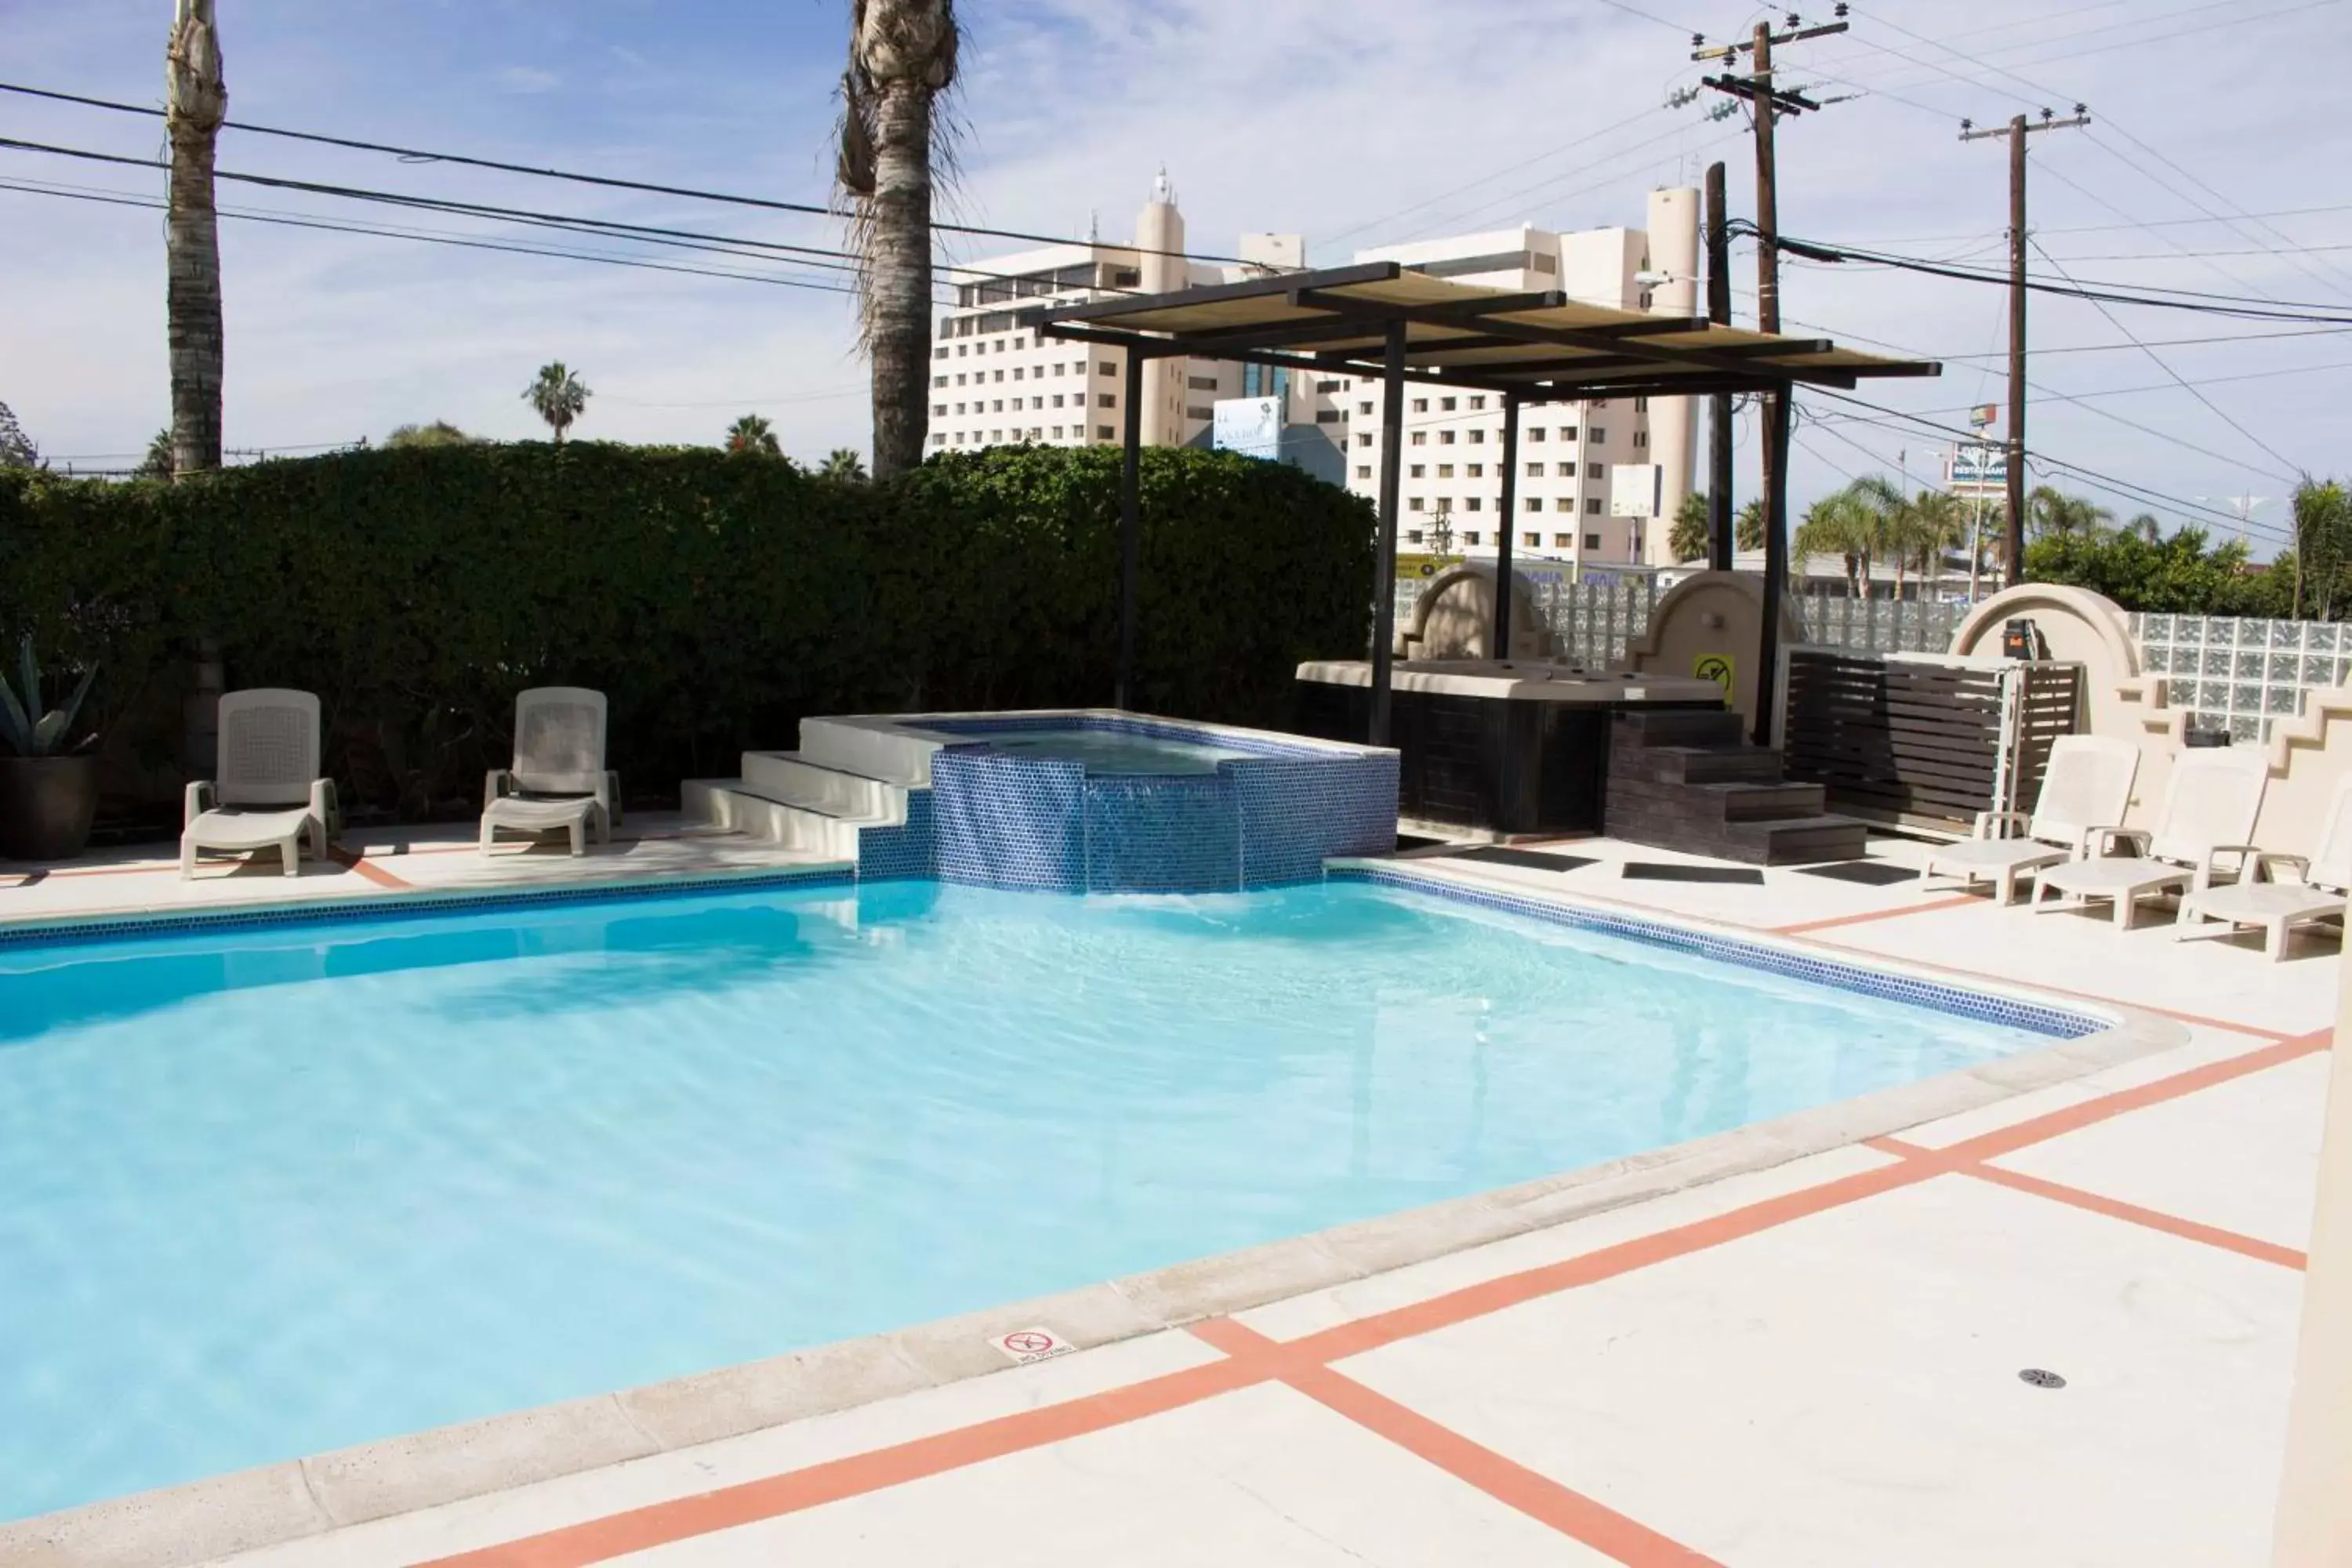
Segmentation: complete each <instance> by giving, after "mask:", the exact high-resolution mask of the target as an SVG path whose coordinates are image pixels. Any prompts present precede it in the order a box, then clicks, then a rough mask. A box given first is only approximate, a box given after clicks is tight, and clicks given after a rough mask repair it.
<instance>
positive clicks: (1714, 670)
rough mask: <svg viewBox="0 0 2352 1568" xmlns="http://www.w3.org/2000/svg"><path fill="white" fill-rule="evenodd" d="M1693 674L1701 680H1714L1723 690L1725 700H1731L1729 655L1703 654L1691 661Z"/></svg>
mask: <svg viewBox="0 0 2352 1568" xmlns="http://www.w3.org/2000/svg"><path fill="white" fill-rule="evenodd" d="M1691 673H1692V674H1693V675H1695V676H1696V677H1697V678H1698V679H1701V680H1712V681H1714V682H1715V683H1716V684H1717V686H1720V687H1722V688H1723V695H1724V699H1725V700H1727V701H1728V700H1730V698H1731V682H1732V679H1733V678H1732V668H1731V656H1730V655H1729V654H1727V653H1703V654H1701V655H1699V656H1698V658H1696V659H1693V660H1692V661H1691Z"/></svg>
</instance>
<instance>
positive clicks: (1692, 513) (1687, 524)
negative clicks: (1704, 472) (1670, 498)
mask: <svg viewBox="0 0 2352 1568" xmlns="http://www.w3.org/2000/svg"><path fill="white" fill-rule="evenodd" d="M1714 543H1715V540H1714V536H1713V531H1712V530H1710V529H1709V528H1708V526H1707V515H1706V491H1704V490H1693V491H1692V492H1691V493H1690V494H1688V495H1686V496H1685V497H1683V504H1682V505H1680V506H1678V507H1676V508H1675V526H1674V529H1673V531H1671V532H1669V533H1668V534H1667V535H1666V553H1667V554H1669V555H1671V556H1673V557H1674V558H1675V564H1676V565H1680V564H1681V563H1684V562H1685V561H1704V560H1706V557H1707V554H1708V552H1709V551H1710V550H1711V549H1712V548H1713V546H1714Z"/></svg>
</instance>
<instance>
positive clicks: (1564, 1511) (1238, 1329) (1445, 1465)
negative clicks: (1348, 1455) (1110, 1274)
mask: <svg viewBox="0 0 2352 1568" xmlns="http://www.w3.org/2000/svg"><path fill="white" fill-rule="evenodd" d="M1192 1333H1193V1336H1194V1337H1195V1338H1197V1339H1201V1340H1203V1341H1206V1342H1208V1343H1210V1344H1213V1345H1214V1346H1216V1347H1217V1348H1218V1349H1219V1350H1221V1351H1223V1352H1225V1353H1226V1354H1228V1355H1231V1356H1234V1357H1235V1358H1236V1359H1241V1358H1252V1357H1254V1358H1258V1359H1264V1358H1265V1357H1266V1356H1267V1355H1268V1353H1269V1352H1271V1353H1273V1354H1276V1355H1279V1354H1280V1352H1281V1351H1282V1349H1283V1347H1282V1345H1281V1343H1280V1342H1278V1341H1275V1340H1270V1339H1267V1338H1266V1337H1265V1335H1263V1334H1261V1333H1259V1332H1258V1331H1256V1330H1255V1329H1251V1328H1247V1327H1244V1325H1242V1324H1240V1323H1237V1322H1235V1321H1233V1320H1232V1319H1231V1318H1213V1319H1211V1320H1209V1321H1206V1322H1201V1323H1194V1324H1193V1325H1192ZM1290 1359H1291V1360H1292V1364H1291V1365H1290V1366H1289V1367H1288V1368H1287V1370H1286V1371H1284V1372H1283V1373H1281V1377H1280V1381H1281V1382H1282V1383H1283V1384H1286V1386H1288V1387H1290V1388H1294V1389H1296V1390H1297V1391H1298V1392H1299V1393H1301V1394H1305V1395H1307V1398H1309V1399H1312V1400H1313V1401H1315V1403H1317V1404H1318V1405H1322V1406H1323V1407H1324V1408H1325V1409H1327V1410H1330V1411H1334V1412H1336V1413H1338V1414H1339V1415H1344V1416H1346V1417H1347V1418H1348V1419H1349V1420H1350V1421H1352V1422H1354V1423H1355V1424H1356V1425H1357V1426H1361V1427H1363V1428H1364V1429H1365V1430H1366V1431H1368V1432H1370V1433H1372V1434H1373V1435H1375V1436H1380V1437H1384V1438H1386V1439H1387V1440H1388V1441H1390V1442H1391V1443H1393V1444H1395V1445H1396V1446H1397V1447H1400V1448H1402V1449H1403V1450H1404V1451H1405V1452H1407V1453H1409V1454H1411V1455H1412V1456H1413V1457H1414V1458H1419V1459H1422V1460H1423V1461H1425V1462H1427V1463H1429V1464H1432V1465H1434V1466H1436V1467H1437V1468H1439V1469H1441V1470H1444V1472H1445V1473H1446V1474H1447V1475H1449V1476H1452V1477H1453V1478H1454V1479H1455V1480H1458V1481H1461V1482H1463V1483H1465V1485H1468V1486H1471V1487H1475V1488H1476V1489H1478V1490H1480V1491H1482V1492H1484V1493H1486V1495H1487V1496H1488V1497H1490V1498H1493V1499H1494V1500H1496V1501H1497V1502H1500V1503H1503V1504H1505V1505H1507V1506H1508V1507H1510V1508H1514V1509H1517V1510H1518V1511H1519V1512H1521V1513H1523V1514H1526V1515H1527V1516H1528V1518H1529V1519H1532V1520H1534V1521H1537V1522H1538V1524H1545V1525H1549V1526H1550V1527H1551V1528H1552V1529H1554V1530H1556V1531H1559V1532H1560V1533H1561V1534H1562V1535H1565V1536H1568V1537H1570V1539H1571V1540H1575V1541H1578V1542H1582V1543H1583V1544H1584V1545H1587V1546H1590V1547H1591V1548H1592V1549H1593V1550H1594V1551H1596V1552H1603V1553H1605V1554H1607V1555H1608V1556H1610V1557H1613V1558H1615V1559H1616V1560H1617V1561H1618V1562H1620V1563H1625V1564H1627V1568H1721V1565H1720V1564H1718V1563H1717V1562H1716V1560H1715V1559H1714V1558H1712V1557H1706V1556H1703V1555H1701V1554H1700V1553H1698V1552H1694V1551H1692V1550H1691V1549H1690V1548H1689V1547H1687V1546H1685V1545H1683V1544H1682V1543H1681V1542H1678V1541H1673V1540H1669V1539H1668V1538H1667V1537H1665V1536H1663V1535H1661V1534H1659V1533H1658V1532H1657V1531H1654V1530H1652V1529H1651V1528H1650V1527H1649V1526H1647V1525H1645V1524H1643V1523H1641V1522H1640V1521H1636V1520H1632V1519H1628V1518H1626V1517H1625V1516H1624V1515H1623V1514H1622V1513H1619V1512H1618V1511H1617V1510H1614V1509H1612V1508H1610V1507H1609V1506H1607V1505H1606V1504H1604V1503H1601V1502H1596V1501H1595V1500H1592V1499H1591V1498H1589V1497H1587V1496H1585V1495H1584V1494H1583V1493H1582V1492H1580V1491H1577V1490H1575V1489H1572V1488H1570V1487H1565V1486H1562V1485H1561V1484H1560V1483H1559V1482H1558V1481H1556V1480H1553V1479H1551V1478H1550V1477H1549V1476H1547V1475H1543V1474H1541V1473H1540V1472H1538V1471H1536V1470H1531V1469H1529V1468H1528V1467H1526V1466H1525V1465H1522V1464H1520V1463H1518V1462H1517V1460H1515V1459H1509V1458H1505V1457H1503V1456H1502V1455H1500V1454H1498V1453H1496V1452H1495V1450H1494V1449H1492V1448H1489V1447H1486V1446H1485V1445H1484V1444H1481V1443H1476V1442H1474V1441H1472V1440H1471V1439H1470V1438H1468V1437H1465V1436H1463V1435H1462V1434H1461V1433H1459V1432H1456V1431H1454V1429H1453V1428H1451V1427H1449V1426H1441V1425H1440V1424H1439V1423H1437V1422H1435V1421H1433V1420H1431V1419H1430V1418H1429V1417H1428V1416H1426V1415H1423V1414H1421V1412H1419V1411H1417V1410H1414V1409H1412V1408H1410V1407H1408V1406H1406V1405H1400V1404H1398V1403H1397V1402H1396V1401H1395V1400H1393V1399H1391V1398H1390V1397H1388V1395H1386V1394H1378V1393H1375V1392H1373V1391H1372V1390H1371V1389H1369V1388H1367V1387H1365V1386H1364V1385H1363V1384H1360V1383H1358V1382H1357V1381H1356V1380H1355V1379H1353V1378H1351V1377H1348V1376H1345V1375H1343V1374H1342V1373H1337V1372H1334V1371H1332V1370H1331V1368H1329V1367H1328V1366H1325V1365H1323V1364H1321V1363H1317V1362H1312V1361H1307V1360H1304V1359H1297V1358H1290Z"/></svg>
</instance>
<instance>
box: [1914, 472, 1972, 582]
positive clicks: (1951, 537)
mask: <svg viewBox="0 0 2352 1568" xmlns="http://www.w3.org/2000/svg"><path fill="white" fill-rule="evenodd" d="M1905 532H1906V536H1907V537H1908V539H1909V541H1910V543H1911V548H1912V550H1913V551H1914V552H1915V553H1916V558H1917V560H1918V563H1919V570H1920V571H1921V573H1922V574H1924V575H1925V576H1926V577H1927V581H1928V582H1929V583H1931V584H1932V583H1934V582H1935V581H1936V580H1937V578H1939V577H1941V576H1942V575H1943V574H1944V552H1946V551H1948V550H1953V549H1957V548H1958V547H1959V546H1960V545H1963V544H1966V543H1967V542H1968V539H1969V520H1968V509H1967V508H1966V507H1964V506H1962V505H1961V504H1960V499H1959V497H1958V496H1955V495H1949V494H1947V493H1946V492H1945V491H1942V490H1921V491H1920V492H1919V493H1918V494H1917V495H1916V496H1914V497H1913V498H1912V499H1911V506H1910V518H1909V521H1908V522H1907V524H1906V529H1905Z"/></svg>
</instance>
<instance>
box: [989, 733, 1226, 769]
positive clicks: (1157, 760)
mask: <svg viewBox="0 0 2352 1568" xmlns="http://www.w3.org/2000/svg"><path fill="white" fill-rule="evenodd" d="M987 743H988V746H989V749H990V750H992V751H997V752H1004V753H1005V754H1006V755H1008V756H1015V757H1037V758H1044V759H1050V760H1052V761H1055V762H1065V763H1078V764H1079V765H1081V766H1082V767H1084V768H1085V769H1086V770H1087V773H1160V774H1171V773H1172V774H1180V775H1181V774H1186V773H1215V772H1216V771H1217V764H1218V763H1223V762H1236V761H1239V760H1240V759H1242V758H1244V757H1247V756H1250V755H1253V754H1254V753H1252V752H1245V751H1242V750H1240V749H1238V748H1236V747H1233V746H1221V745H1218V744H1217V743H1215V742H1213V741H1191V740H1169V739H1162V738H1160V737H1158V736H1153V735H1123V734H1118V733H1116V732H1105V731H1093V730H1047V729H1039V730H1011V731H999V732H997V733H994V734H991V735H989V736H988V737H987Z"/></svg>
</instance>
